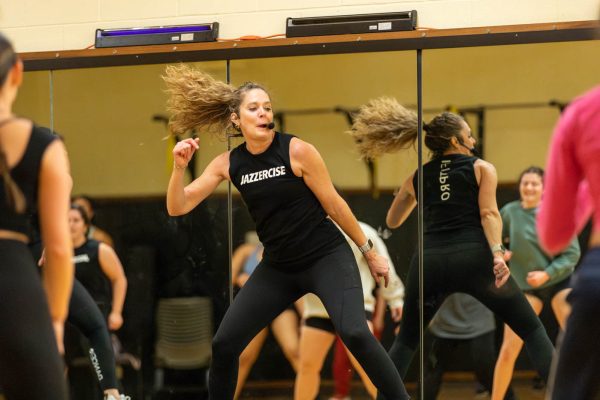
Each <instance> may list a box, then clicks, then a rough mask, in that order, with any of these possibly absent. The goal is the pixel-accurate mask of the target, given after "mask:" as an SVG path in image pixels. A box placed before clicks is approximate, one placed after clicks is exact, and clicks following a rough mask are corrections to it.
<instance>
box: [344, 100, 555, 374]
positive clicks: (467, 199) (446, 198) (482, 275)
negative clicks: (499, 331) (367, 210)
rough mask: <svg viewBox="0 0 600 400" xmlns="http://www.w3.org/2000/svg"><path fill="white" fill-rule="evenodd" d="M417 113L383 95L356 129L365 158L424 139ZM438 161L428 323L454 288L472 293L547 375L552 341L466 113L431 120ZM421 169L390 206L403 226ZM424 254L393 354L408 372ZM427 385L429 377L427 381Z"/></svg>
mask: <svg viewBox="0 0 600 400" xmlns="http://www.w3.org/2000/svg"><path fill="white" fill-rule="evenodd" d="M417 129H418V121H417V116H416V114H415V113H414V112H412V111H409V110H407V109H405V108H404V107H402V106H401V105H400V104H399V103H398V102H397V101H395V100H394V99H390V98H381V99H376V100H373V101H371V102H370V103H368V104H367V105H365V106H363V107H362V108H361V110H360V112H359V113H358V114H357V116H356V119H355V123H354V125H353V129H352V131H351V133H352V134H353V136H354V137H355V139H356V141H357V143H359V149H360V151H361V153H362V154H363V156H364V157H365V158H375V157H377V156H379V155H381V154H382V153H384V152H394V151H397V150H400V149H404V148H406V147H408V146H410V144H411V143H413V142H414V141H415V140H416V138H417ZM423 129H424V130H425V132H426V135H425V145H426V146H427V147H428V148H429V149H430V150H431V152H432V155H433V157H432V160H431V161H430V162H428V163H427V164H425V165H424V166H423V186H424V187H423V208H424V216H423V219H424V225H425V229H424V234H425V236H424V255H423V260H424V262H423V265H424V282H423V288H424V289H423V290H424V294H423V295H424V304H423V310H424V311H423V312H424V316H425V321H424V324H425V326H427V325H428V323H429V321H430V320H431V318H432V317H433V315H434V314H435V313H436V311H437V309H438V308H439V306H440V305H441V303H442V302H443V301H444V299H445V298H446V297H447V296H448V295H449V294H451V293H454V292H463V293H467V294H470V295H472V296H473V297H475V298H477V299H478V300H479V301H481V302H482V303H483V304H484V305H486V306H487V307H488V308H489V309H491V310H492V311H493V312H495V313H496V314H497V315H498V316H499V317H500V318H502V319H503V320H504V321H505V322H506V323H507V324H508V325H509V326H510V327H511V328H512V329H513V330H514V331H515V332H516V333H517V334H518V335H519V336H520V337H521V338H522V339H523V340H524V342H525V346H526V348H527V350H528V352H529V355H530V357H531V360H532V362H533V364H534V366H535V367H536V369H537V370H538V372H539V373H540V375H541V376H542V377H544V379H545V378H547V376H548V372H549V368H550V362H551V358H552V350H553V349H552V344H551V342H550V340H549V338H548V336H547V334H546V331H545V329H544V328H543V326H542V324H541V322H540V320H539V319H538V317H537V316H536V315H535V313H534V312H533V310H532V309H531V307H530V305H529V303H528V302H527V300H526V299H525V297H524V295H523V293H522V292H521V291H520V290H519V287H518V286H517V284H516V282H515V281H514V279H513V278H512V277H511V276H510V271H509V269H508V267H507V265H506V262H505V259H504V247H503V246H502V237H501V235H502V219H501V217H500V213H499V211H498V206H497V204H496V186H497V176H496V170H495V168H494V166H493V165H492V164H490V163H488V162H486V161H484V160H481V159H479V158H477V157H474V153H475V148H474V146H475V139H474V138H473V137H472V136H471V129H470V127H469V125H468V124H467V123H466V121H465V120H464V119H463V118H462V117H461V116H459V115H456V114H452V113H449V112H445V113H442V114H440V115H438V116H436V117H435V118H433V120H432V121H431V122H430V123H428V124H425V125H424V126H423ZM416 187H417V180H416V172H415V173H413V174H411V176H410V177H409V178H408V179H406V181H405V182H404V184H403V185H402V186H401V188H400V191H399V192H398V194H397V195H396V197H395V198H394V201H393V203H392V205H391V207H390V209H389V211H388V214H387V218H386V222H387V224H388V226H389V227H391V228H396V227H398V226H400V225H402V223H403V222H404V221H405V220H406V218H407V217H408V216H409V214H410V213H411V212H412V210H413V209H414V208H415V206H416V204H417V200H416V198H417V196H416V194H415V193H416ZM418 272H419V271H418V265H417V257H416V254H415V256H414V257H413V259H412V261H411V266H410V270H409V273H408V279H407V285H406V299H405V305H404V316H403V321H402V326H401V329H400V333H399V335H398V336H397V337H396V340H395V341H394V345H393V346H392V348H391V349H390V355H391V356H392V359H393V361H394V362H395V363H396V366H397V368H398V369H399V371H400V373H401V375H404V374H405V373H406V370H407V369H408V366H409V363H410V360H411V359H412V356H413V353H414V351H415V349H416V347H417V345H418V343H419V313H418V309H419V304H418V298H419V288H418V286H419V278H418ZM425 384H427V383H426V382H425Z"/></svg>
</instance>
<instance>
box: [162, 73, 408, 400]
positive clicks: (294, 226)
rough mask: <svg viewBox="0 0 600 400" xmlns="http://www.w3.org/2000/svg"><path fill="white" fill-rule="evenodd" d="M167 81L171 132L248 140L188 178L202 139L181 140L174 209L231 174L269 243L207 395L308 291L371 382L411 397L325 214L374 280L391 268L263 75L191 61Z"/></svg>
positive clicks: (172, 190)
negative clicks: (287, 123) (209, 68)
mask: <svg viewBox="0 0 600 400" xmlns="http://www.w3.org/2000/svg"><path fill="white" fill-rule="evenodd" d="M165 82H166V84H167V91H168V92H169V94H170V99H169V102H168V105H169V109H170V111H171V112H172V118H171V129H172V131H173V132H174V133H176V134H177V133H182V132H185V131H189V130H191V129H193V128H196V129H197V130H199V131H206V130H209V131H210V130H211V128H212V130H213V131H218V132H222V133H223V132H227V131H230V130H231V128H233V129H235V130H236V131H238V132H241V134H242V135H243V137H244V139H245V142H244V143H242V144H241V145H239V146H238V147H236V148H235V149H234V150H232V151H231V152H225V153H223V154H221V155H219V156H217V157H216V158H215V159H214V160H212V161H211V162H210V163H209V164H208V166H207V167H206V168H205V170H204V171H203V173H202V175H201V176H200V177H198V178H197V179H195V180H194V181H192V183H190V184H188V185H185V184H184V171H185V169H186V167H187V165H188V162H189V161H190V159H191V157H192V155H193V154H194V153H195V152H196V151H197V150H198V148H199V144H198V140H194V139H186V140H183V141H181V142H179V143H177V145H176V146H175V148H174V149H173V156H174V160H175V162H174V166H173V172H172V174H171V179H170V181H169V187H168V191H167V210H168V212H169V214H170V215H182V214H185V213H188V212H190V211H191V210H192V209H193V208H194V207H196V206H197V205H198V204H199V203H200V202H202V201H203V200H204V199H205V198H206V197H207V196H208V195H209V194H211V193H212V192H213V191H214V190H215V189H216V188H217V186H218V185H219V183H221V182H223V181H225V180H229V181H231V182H232V183H233V184H234V185H235V186H236V188H237V189H238V190H239V191H240V193H241V195H242V198H243V199H244V202H245V203H246V205H247V207H248V209H249V211H250V214H251V216H252V217H253V219H254V222H255V224H256V231H257V233H258V236H259V239H260V241H261V242H262V243H263V245H264V247H265V249H264V254H263V259H262V261H261V263H260V264H259V265H258V266H257V267H256V270H255V271H254V273H253V274H252V275H251V276H250V278H249V279H248V281H247V282H246V284H245V285H244V287H243V288H242V290H240V292H239V293H238V295H237V296H236V298H235V300H234V301H233V304H232V305H231V306H230V307H229V309H228V310H227V312H226V314H225V316H224V318H223V320H222V322H221V324H220V325H219V328H218V330H217V333H216V334H215V337H214V338H213V347H212V348H213V354H212V355H213V357H212V365H211V368H210V377H209V397H210V399H212V400H216V399H232V398H233V396H234V392H235V386H236V380H237V372H238V359H239V355H240V353H241V352H242V350H243V349H244V348H245V347H246V345H247V344H248V343H249V342H250V340H251V339H252V338H253V337H254V336H256V334H257V333H258V332H260V330H261V329H263V328H264V327H265V326H267V325H268V324H269V322H270V321H272V320H273V318H275V317H276V316H277V315H279V314H281V312H282V311H283V310H285V308H286V307H288V306H289V305H290V304H292V303H293V302H294V301H296V300H297V299H299V298H300V297H302V296H303V295H304V294H305V293H307V292H313V293H315V294H316V295H317V296H319V298H320V299H321V301H322V302H323V303H324V304H325V307H326V308H327V311H328V313H329V315H330V316H331V318H332V321H333V323H334V326H335V328H336V330H337V332H338V333H339V334H340V336H341V337H342V339H343V340H344V342H345V343H346V345H347V346H348V348H349V349H350V351H352V353H353V354H354V355H355V357H356V358H357V359H358V360H359V362H360V363H361V365H362V366H363V367H364V369H365V371H367V374H368V375H369V377H370V378H371V380H372V381H373V383H374V384H375V386H377V387H378V389H379V390H380V391H381V392H383V393H385V395H386V396H387V397H388V398H389V399H407V398H408V395H407V393H406V390H405V388H404V385H403V384H402V381H401V379H400V376H399V375H398V372H397V371H396V370H395V368H394V367H393V364H392V362H391V360H390V359H389V357H388V356H387V354H386V352H385V350H384V349H383V347H382V346H381V345H380V344H379V342H378V341H377V340H376V339H375V337H374V336H373V335H372V334H371V332H370V331H369V328H368V326H367V323H366V320H365V318H364V307H363V296H362V289H361V284H360V276H359V273H358V268H357V266H356V261H355V260H354V256H353V254H352V251H351V250H350V247H349V246H348V244H347V243H346V241H345V240H344V237H343V235H342V234H341V233H340V232H339V230H338V228H337V227H336V226H335V225H334V224H333V222H332V221H331V220H330V219H329V218H331V219H332V220H334V221H335V222H336V223H337V224H338V225H339V226H340V227H341V229H342V230H344V232H346V233H347V234H348V236H350V237H351V238H352V241H353V242H354V243H356V245H357V246H359V247H361V248H362V250H363V252H364V257H365V258H366V259H367V262H368V264H369V269H370V271H371V274H372V275H373V277H374V279H376V280H377V281H379V280H380V279H381V278H383V279H384V280H385V282H386V284H387V279H388V272H389V269H388V268H389V267H388V265H387V263H386V262H385V260H384V259H383V258H382V257H381V256H380V255H378V254H377V252H376V251H374V250H373V249H372V242H371V241H370V240H368V238H367V237H366V236H365V235H364V233H363V232H362V230H361V229H360V227H359V225H358V223H357V221H356V218H355V217H354V215H353V214H352V212H351V211H350V208H349V207H348V205H347V204H346V202H345V201H344V200H343V199H342V198H341V197H340V196H339V194H338V193H337V192H336V191H335V189H334V187H333V184H332V183H331V179H330V177H329V173H328V171H327V168H326V166H325V163H324V161H323V159H322V158H321V156H320V154H319V153H318V151H317V150H316V149H315V148H314V147H313V146H312V145H310V144H308V143H306V142H304V141H302V140H300V139H298V138H296V137H294V136H292V135H288V134H283V133H279V132H275V131H274V130H273V129H272V126H271V123H272V122H273V109H272V106H271V99H270V97H269V94H268V93H267V91H266V90H265V89H264V88H263V87H262V86H260V85H258V84H255V83H251V82H249V83H246V84H244V85H242V86H240V87H239V88H237V89H236V88H234V87H232V86H230V85H227V84H225V83H223V82H219V81H216V80H214V79H213V78H212V77H210V76H209V75H207V74H205V73H202V72H200V71H197V70H194V69H191V68H189V67H186V66H177V67H168V68H167V71H166V76H165ZM328 216H329V218H328Z"/></svg>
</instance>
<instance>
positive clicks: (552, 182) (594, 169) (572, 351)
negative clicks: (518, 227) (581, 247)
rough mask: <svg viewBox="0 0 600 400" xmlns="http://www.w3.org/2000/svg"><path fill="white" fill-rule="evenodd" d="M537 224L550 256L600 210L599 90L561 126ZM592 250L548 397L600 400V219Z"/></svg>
mask: <svg viewBox="0 0 600 400" xmlns="http://www.w3.org/2000/svg"><path fill="white" fill-rule="evenodd" d="M545 183H546V189H545V194H544V198H543V199H542V204H541V207H540V211H539V214H538V218H537V229H538V235H539V238H540V244H541V245H542V247H543V248H544V249H545V250H546V251H547V252H548V253H550V254H556V253H559V252H560V251H561V250H563V249H564V248H566V247H567V246H568V245H569V243H570V241H571V240H572V239H573V237H574V236H575V235H576V234H577V233H578V232H580V231H581V229H582V228H583V227H584V225H585V223H586V222H587V220H588V219H589V217H590V215H591V214H592V211H593V210H594V209H598V208H600V87H596V88H594V89H592V90H590V91H589V92H588V93H586V94H584V95H583V96H581V97H579V98H577V99H576V100H574V101H573V102H572V103H571V104H570V105H569V107H567V109H566V110H565V112H564V114H563V115H562V117H561V118H560V121H559V122H558V125H557V126H556V129H555V132H554V136H553V138H552V142H551V145H550V153H549V157H548V166H547V169H546V181H545ZM589 244H590V249H589V250H588V252H587V254H586V255H585V257H584V259H583V262H582V263H581V265H580V266H579V269H578V270H577V271H576V273H575V275H574V278H573V280H572V285H573V291H572V292H571V294H570V295H569V297H568V301H569V302H570V303H571V306H572V312H571V315H570V317H569V319H568V320H567V327H566V330H565V334H564V337H563V339H562V345H561V348H560V352H559V356H558V359H557V360H555V364H556V365H555V368H554V370H555V374H554V379H553V380H551V382H550V385H549V389H550V390H549V395H550V396H551V397H550V398H551V399H553V400H559V399H570V400H579V399H582V400H583V399H597V398H600V379H599V378H598V377H599V376H600V348H599V347H598V346H597V345H596V342H597V340H598V337H600V320H599V319H598V316H599V315H600V268H599V267H600V213H595V214H594V217H593V228H592V234H591V237H590V243H589Z"/></svg>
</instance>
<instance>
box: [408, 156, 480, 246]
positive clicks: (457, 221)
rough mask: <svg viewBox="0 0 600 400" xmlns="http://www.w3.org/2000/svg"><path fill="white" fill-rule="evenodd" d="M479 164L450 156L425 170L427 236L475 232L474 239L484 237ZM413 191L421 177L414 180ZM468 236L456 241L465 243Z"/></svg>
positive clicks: (473, 158)
mask: <svg viewBox="0 0 600 400" xmlns="http://www.w3.org/2000/svg"><path fill="white" fill-rule="evenodd" d="M476 160H477V157H471V156H465V155H462V154H450V155H446V156H442V157H438V158H436V159H433V160H431V161H430V162H428V163H427V164H425V165H424V166H423V184H424V187H423V198H424V201H423V211H424V216H423V218H424V225H425V234H426V235H430V236H435V234H438V233H444V234H447V233H448V232H453V231H459V230H463V231H465V230H466V231H473V234H474V235H472V236H476V237H478V238H479V237H481V234H482V233H483V227H482V226H481V216H480V214H479V185H478V184H477V178H476V177H475V169H474V163H475V161H476ZM413 187H415V188H417V187H418V186H417V174H415V176H414V178H413ZM455 233H456V232H455ZM464 233H465V232H463V234H461V235H460V236H455V237H453V239H454V240H462V239H464ZM444 236H446V237H450V236H447V235H444Z"/></svg>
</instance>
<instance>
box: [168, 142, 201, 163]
mask: <svg viewBox="0 0 600 400" xmlns="http://www.w3.org/2000/svg"><path fill="white" fill-rule="evenodd" d="M199 142H200V139H199V138H194V139H192V138H189V139H184V140H182V141H179V142H177V144H176V145H175V147H174V148H173V162H174V163H175V167H176V168H178V169H184V168H186V167H187V165H188V163H189V162H190V160H191V159H192V156H193V155H194V153H195V152H196V150H198V148H199V147H200V146H199V145H198V143H199Z"/></svg>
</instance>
